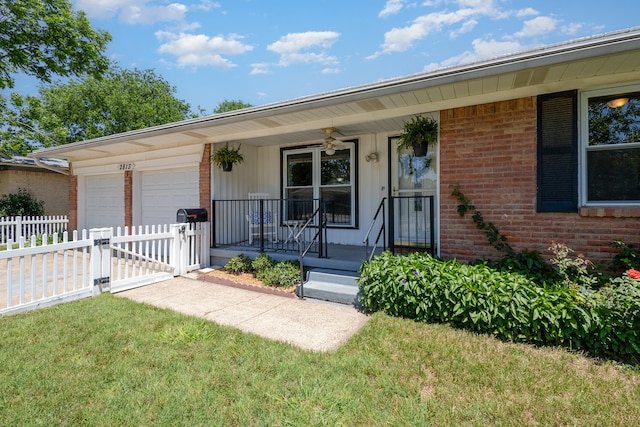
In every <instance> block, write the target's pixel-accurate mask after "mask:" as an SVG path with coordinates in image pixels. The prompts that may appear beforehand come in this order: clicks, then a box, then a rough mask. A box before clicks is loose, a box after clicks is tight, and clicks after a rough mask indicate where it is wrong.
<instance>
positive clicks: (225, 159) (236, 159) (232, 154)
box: [211, 143, 244, 172]
mask: <svg viewBox="0 0 640 427" xmlns="http://www.w3.org/2000/svg"><path fill="white" fill-rule="evenodd" d="M211 161H212V162H213V163H215V164H216V165H217V166H218V167H220V168H222V170H223V171H225V172H231V168H232V167H233V164H234V163H242V162H244V156H243V155H242V154H240V146H239V145H238V148H233V147H229V144H228V143H227V144H225V146H224V147H222V148H219V149H218V150H216V152H215V153H213V155H212V156H211Z"/></svg>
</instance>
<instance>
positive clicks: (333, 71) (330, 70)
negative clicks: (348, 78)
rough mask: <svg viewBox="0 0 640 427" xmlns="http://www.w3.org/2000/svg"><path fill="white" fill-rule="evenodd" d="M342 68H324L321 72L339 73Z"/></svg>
mask: <svg viewBox="0 0 640 427" xmlns="http://www.w3.org/2000/svg"><path fill="white" fill-rule="evenodd" d="M341 72H342V70H341V69H340V68H329V67H328V68H325V69H324V70H322V74H340V73H341Z"/></svg>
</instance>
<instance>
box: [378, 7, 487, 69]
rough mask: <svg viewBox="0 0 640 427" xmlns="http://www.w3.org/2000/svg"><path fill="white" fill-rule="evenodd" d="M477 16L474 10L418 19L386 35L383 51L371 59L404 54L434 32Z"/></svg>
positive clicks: (461, 10) (441, 13) (436, 14)
mask: <svg viewBox="0 0 640 427" xmlns="http://www.w3.org/2000/svg"><path fill="white" fill-rule="evenodd" d="M474 15H476V12H475V11H474V10H473V9H460V10H458V11H455V12H435V13H429V14H427V15H422V16H419V17H418V18H416V19H415V20H414V21H413V23H412V24H411V25H409V26H408V27H403V28H393V29H391V30H390V31H387V32H386V33H385V35H384V43H383V44H382V49H381V50H380V51H378V52H376V53H374V54H373V55H371V56H369V57H368V58H369V59H373V58H376V57H378V56H380V55H381V54H383V53H391V52H404V51H406V50H407V49H409V48H410V47H411V46H412V45H413V43H414V42H415V41H416V40H421V39H423V38H425V37H426V36H427V35H429V34H430V33H433V32H437V31H441V29H442V27H443V26H445V25H446V26H449V25H454V24H458V23H460V22H463V26H464V25H466V23H465V21H469V20H472V17H473V16H474Z"/></svg>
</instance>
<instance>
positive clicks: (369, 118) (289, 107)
mask: <svg viewBox="0 0 640 427" xmlns="http://www.w3.org/2000/svg"><path fill="white" fill-rule="evenodd" d="M639 71H640V28H634V29H629V30H625V31H619V32H615V33H609V34H605V35H600V36H594V37H590V38H586V39H581V40H577V41H572V42H567V43H562V44H557V45H552V46H546V47H542V48H539V49H535V50H531V51H527V52H523V53H518V54H513V55H508V56H504V57H500V58H495V59H492V60H487V61H482V62H477V63H474V64H470V65H462V66H456V67H452V68H447V69H442V70H437V71H433V72H427V73H420V74H415V75H411V76H406V77H402V78H397V79H392V80H387V81H382V82H377V83H372V84H368V85H363V86H356V87H352V88H347V89H342V90H337V91H333V92H327V93H322V94H317V95H312V96H307V97H302V98H297V99H293V100H288V101H285V102H280V103H275V104H268V105H263V106H259V107H252V108H247V109H243V110H236V111H231V112H228V113H224V114H217V115H211V116H206V117H200V118H196V119H191V120H186V121H182V122H176V123H169V124H166V125H161V126H155V127H151V128H146V129H140V130H136V131H132V132H127V133H122V134H116V135H110V136H107V137H103V138H97V139H93V140H88V141H82V142H77V143H73V144H68V145H62V146H57V147H51V148H46V149H42V150H38V151H36V152H34V153H32V154H31V156H32V157H59V158H66V159H68V160H69V161H76V160H88V159H98V158H102V157H111V156H115V155H127V154H134V153H140V152H145V151H149V150H162V149H166V148H169V147H176V146H187V145H193V144H203V143H218V142H234V143H242V144H247V145H271V144H289V143H303V142H307V141H318V140H321V139H322V138H323V137H324V136H326V135H325V134H324V133H323V132H322V131H321V129H322V128H325V127H337V128H339V129H340V132H341V134H342V135H343V136H345V137H349V136H357V135H363V134H367V133H375V132H394V131H397V130H400V129H401V128H402V124H403V122H404V121H405V120H406V119H407V118H408V117H411V116H413V115H415V114H419V113H426V112H432V111H440V110H443V109H449V108H456V107H462V106H468V105H477V104H482V103H487V102H495V101H500V100H507V99H514V98H519V97H526V96H535V95H539V94H542V93H550V92H557V91H562V90H569V89H585V88H595V87H605V86H609V85H616V84H625V83H629V82H637V81H639V80H640V75H639V74H638V72H639Z"/></svg>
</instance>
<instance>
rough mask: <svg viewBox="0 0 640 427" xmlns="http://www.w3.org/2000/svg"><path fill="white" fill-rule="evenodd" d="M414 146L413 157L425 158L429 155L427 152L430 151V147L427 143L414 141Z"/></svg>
mask: <svg viewBox="0 0 640 427" xmlns="http://www.w3.org/2000/svg"><path fill="white" fill-rule="evenodd" d="M411 145H412V146H413V155H414V156H416V157H425V156H426V155H427V151H428V150H429V145H428V144H427V143H426V142H422V141H414V142H413V143H412V144H411Z"/></svg>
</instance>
